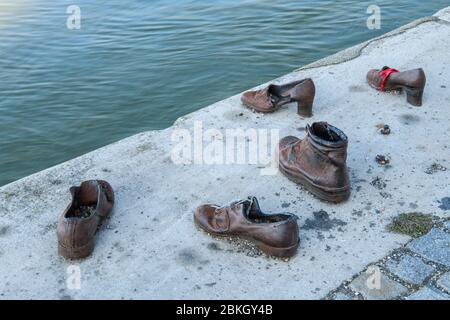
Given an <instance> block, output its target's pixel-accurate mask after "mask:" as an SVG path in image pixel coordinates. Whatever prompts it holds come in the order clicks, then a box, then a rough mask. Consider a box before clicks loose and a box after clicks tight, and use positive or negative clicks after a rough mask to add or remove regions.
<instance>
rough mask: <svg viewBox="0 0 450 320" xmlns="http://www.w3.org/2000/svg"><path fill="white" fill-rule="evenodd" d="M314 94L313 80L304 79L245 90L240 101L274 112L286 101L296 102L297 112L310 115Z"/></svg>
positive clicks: (263, 110) (262, 110)
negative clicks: (254, 89) (259, 88)
mask: <svg viewBox="0 0 450 320" xmlns="http://www.w3.org/2000/svg"><path fill="white" fill-rule="evenodd" d="M315 94H316V88H315V86H314V82H313V81H312V80H311V79H304V80H300V81H295V82H291V83H288V84H285V85H280V86H279V85H275V84H271V85H269V86H268V87H266V88H264V89H261V90H256V91H247V92H245V93H244V94H243V95H242V97H241V101H242V103H243V104H244V105H245V106H247V107H249V108H250V109H253V110H255V111H258V112H263V113H270V112H274V111H277V110H278V109H280V108H281V107H282V106H283V105H285V104H287V103H291V102H296V103H297V108H298V109H297V113H298V114H299V115H300V116H302V117H311V116H312V107H313V103H314V96H315Z"/></svg>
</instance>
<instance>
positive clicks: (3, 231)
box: [0, 226, 9, 237]
mask: <svg viewBox="0 0 450 320" xmlns="http://www.w3.org/2000/svg"><path fill="white" fill-rule="evenodd" d="M8 231H9V226H0V237H2V236H4V235H6V233H7V232H8Z"/></svg>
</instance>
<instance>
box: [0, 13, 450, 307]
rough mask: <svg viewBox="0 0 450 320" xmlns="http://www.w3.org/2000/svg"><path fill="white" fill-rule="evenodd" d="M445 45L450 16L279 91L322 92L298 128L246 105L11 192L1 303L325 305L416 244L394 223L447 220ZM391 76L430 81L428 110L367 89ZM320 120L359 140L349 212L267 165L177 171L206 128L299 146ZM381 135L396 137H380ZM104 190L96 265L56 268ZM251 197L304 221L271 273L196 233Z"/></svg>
mask: <svg viewBox="0 0 450 320" xmlns="http://www.w3.org/2000/svg"><path fill="white" fill-rule="evenodd" d="M448 39H450V8H447V9H445V10H443V11H441V12H440V13H439V14H438V15H437V16H435V17H431V18H424V19H421V20H419V21H416V22H414V23H412V24H410V25H408V26H405V27H403V28H400V29H399V30H396V31H393V32H391V33H389V34H388V35H386V36H383V37H380V38H377V39H374V40H371V41H369V42H367V43H364V44H361V45H358V46H356V47H354V48H350V49H348V50H345V51H343V52H341V53H338V54H336V55H334V56H332V57H329V58H327V59H323V60H321V61H319V62H317V63H314V64H312V65H309V66H306V67H303V68H301V69H299V70H297V71H295V72H292V73H290V74H287V75H285V76H283V77H281V78H279V79H277V80H275V81H276V82H285V81H291V80H296V79H301V78H306V77H312V78H313V79H314V81H315V83H316V86H317V96H316V101H315V106H314V117H313V118H312V119H302V118H300V117H298V116H296V114H295V108H294V107H293V106H289V107H288V108H284V109H282V110H281V111H279V112H277V113H274V114H270V115H261V114H256V113H253V112H251V111H250V110H248V109H246V108H244V107H243V106H242V105H241V104H240V101H239V95H236V96H234V97H231V98H229V99H226V100H224V101H221V102H218V103H216V104H214V105H211V106H209V107H206V108H204V109H201V110H199V111H197V112H194V113H192V114H189V115H187V116H185V117H183V118H181V119H179V120H178V121H176V123H175V124H174V125H173V126H172V127H170V128H168V129H166V130H162V131H152V132H144V133H141V134H138V135H135V136H133V137H130V138H128V139H125V140H122V141H119V142H117V143H114V144H112V145H109V146H106V147H104V148H101V149H99V150H96V151H94V152H91V153H89V154H86V155H83V156H81V157H79V158H76V159H73V160H71V161H68V162H66V163H63V164H61V165H58V166H56V167H53V168H50V169H47V170H45V171H42V172H39V173H37V174H34V175H32V176H29V177H26V178H24V179H21V180H19V181H16V182H14V183H11V184H9V185H7V186H4V187H2V188H0V298H50V299H53V298H73V299H82V298H104V299H109V298H116V299H120V298H144V299H165V298H166V299H171V298H194V299H197V298H203V299H214V298H222V299H226V298H231V299H232V298H277V299H278V298H281V299H282V298H305V299H316V298H323V297H325V296H326V295H327V293H328V292H329V291H330V290H332V289H334V288H335V287H337V286H338V285H340V284H341V283H342V282H343V281H345V280H346V279H348V278H350V277H351V276H352V275H353V274H355V273H358V272H359V271H360V270H362V269H363V268H364V267H365V266H367V265H368V264H370V263H372V262H373V261H377V260H379V259H381V258H382V257H384V256H385V255H386V254H387V253H388V252H389V251H391V250H393V249H395V248H398V247H400V246H402V245H404V244H405V243H406V242H407V241H408V240H409V239H410V238H409V237H407V236H403V235H398V234H394V233H390V232H388V231H386V228H385V227H386V225H387V224H388V223H389V222H390V221H391V219H392V218H393V217H395V216H397V215H398V214H400V213H405V212H411V211H416V212H423V213H432V214H434V215H437V216H439V217H441V218H444V217H448V216H449V210H448V208H446V207H445V206H443V205H442V199H445V198H446V197H450V186H449V183H450V142H449V137H450V65H449V63H448V62H449V61H450V42H449V41H448ZM384 65H388V66H393V67H396V68H399V69H403V70H404V69H410V68H416V67H423V68H424V69H425V71H426V73H427V78H428V82H427V86H426V90H425V96H424V105H423V107H421V108H417V107H411V106H410V105H408V104H407V103H406V98H405V96H404V95H402V96H399V95H393V94H385V93H379V92H376V91H374V90H372V89H371V88H370V87H369V86H368V85H367V84H366V82H365V75H366V72H367V70H368V69H371V68H379V67H382V66H384ZM321 120H326V121H328V122H329V123H331V124H333V125H335V126H337V127H339V128H340V129H342V130H343V131H344V132H345V133H346V134H347V135H348V137H349V150H348V152H349V156H348V166H349V169H350V173H351V182H352V196H351V198H350V200H349V201H348V202H346V203H343V204H340V205H333V204H328V203H324V202H321V201H319V200H317V199H316V198H314V197H313V196H311V195H310V194H309V193H307V192H306V191H304V190H303V189H302V188H300V187H298V186H297V185H295V184H293V183H292V182H290V181H288V180H287V179H286V178H285V177H283V176H282V175H280V174H278V175H275V176H264V175H261V174H260V170H261V168H260V166H258V165H238V164H236V165H209V166H205V165H175V164H174V163H173V162H172V160H171V151H172V148H173V146H174V145H175V143H173V142H171V136H172V133H173V132H174V130H176V129H188V130H193V128H194V123H195V122H196V121H202V122H203V126H204V129H209V128H215V129H218V130H225V129H227V128H244V129H247V128H255V129H259V128H274V129H279V130H280V133H281V135H282V136H284V135H296V136H299V137H302V136H303V135H304V131H303V130H302V129H303V128H304V127H305V126H306V124H308V123H311V122H313V121H321ZM380 124H389V125H390V126H391V128H392V133H391V134H390V135H388V136H383V135H381V134H379V133H378V128H377V125H380ZM378 154H383V155H388V156H390V158H391V163H390V165H389V166H380V165H378V164H377V163H376V162H375V157H376V156H377V155H378ZM30 161H32V159H30ZM436 164H438V165H439V166H440V167H444V168H448V170H446V171H444V170H432V168H440V167H439V166H436ZM433 165H435V166H434V167H433ZM430 168H431V169H430ZM97 178H101V179H105V180H108V181H109V182H110V183H111V185H112V186H113V187H114V189H115V191H116V199H117V204H116V207H115V210H114V212H113V215H112V217H111V219H110V220H108V221H107V223H106V224H105V225H104V226H103V227H102V229H101V231H100V233H99V234H98V237H97V245H96V248H95V251H94V253H93V254H92V256H91V257H89V258H88V259H85V260H83V261H77V262H74V263H72V262H68V261H65V260H64V259H62V258H60V257H59V256H58V255H57V243H56V234H55V233H56V230H55V226H56V221H57V218H58V216H59V215H60V214H61V212H62V211H63V210H64V209H65V207H66V205H67V203H68V202H69V200H70V194H69V192H68V188H69V187H70V186H72V185H78V184H79V183H80V182H81V181H82V180H87V179H97ZM380 181H381V183H380ZM248 195H255V196H257V197H258V198H259V199H260V203H261V205H262V207H263V209H264V210H265V211H267V212H272V213H275V212H279V211H290V212H292V213H295V214H297V215H298V216H299V217H300V220H299V225H300V234H301V245H300V248H299V252H298V255H297V256H295V257H294V258H292V259H291V260H289V261H288V262H285V261H280V260H273V259H270V258H268V257H265V256H261V255H258V254H255V253H254V252H253V251H248V250H247V249H242V248H241V247H239V246H238V245H236V244H235V243H232V242H229V241H226V240H217V239H213V238H211V237H209V236H208V235H206V234H204V233H202V232H199V231H198V230H197V229H196V228H195V227H194V224H193V220H192V214H193V211H194V210H195V208H196V207H197V206H198V205H200V204H202V203H205V202H213V203H217V204H226V203H229V202H230V201H232V200H235V199H239V198H244V197H246V196H248ZM319 211H321V213H320V214H318V212H319ZM325 212H326V214H325ZM71 264H76V265H77V266H79V267H80V270H81V288H80V289H79V290H70V289H68V288H67V286H66V279H67V276H68V274H67V267H68V266H70V265H71Z"/></svg>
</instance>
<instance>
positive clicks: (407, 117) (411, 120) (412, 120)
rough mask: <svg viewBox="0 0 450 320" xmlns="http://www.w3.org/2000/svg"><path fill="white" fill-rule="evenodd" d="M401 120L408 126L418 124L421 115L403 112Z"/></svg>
mask: <svg viewBox="0 0 450 320" xmlns="http://www.w3.org/2000/svg"><path fill="white" fill-rule="evenodd" d="M400 122H401V123H402V124H404V125H406V126H409V125H411V124H416V123H418V122H420V117H418V116H416V115H414V114H402V115H401V116H400Z"/></svg>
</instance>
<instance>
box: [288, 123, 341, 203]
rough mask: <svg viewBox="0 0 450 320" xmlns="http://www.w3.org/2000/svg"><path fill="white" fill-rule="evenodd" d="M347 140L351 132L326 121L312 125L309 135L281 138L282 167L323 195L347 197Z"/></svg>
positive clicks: (327, 198) (332, 199)
mask: <svg viewBox="0 0 450 320" xmlns="http://www.w3.org/2000/svg"><path fill="white" fill-rule="evenodd" d="M347 144H348V139H347V136H346V135H345V134H344V133H343V132H342V131H341V130H339V129H338V128H335V127H333V126H331V125H329V124H327V123H326V122H316V123H313V124H312V125H311V126H309V125H308V126H307V127H306V137H305V139H303V140H300V139H298V138H296V137H292V136H290V137H285V138H283V139H281V141H280V144H279V150H280V162H279V167H280V171H281V172H282V173H283V174H284V175H285V176H286V177H288V178H289V179H290V180H292V181H294V182H296V183H299V184H302V185H303V186H304V187H305V188H306V189H307V190H308V191H310V192H311V193H312V194H314V195H315V196H317V197H318V198H319V199H322V200H325V201H330V202H335V203H339V202H342V201H345V200H347V199H348V198H349V196H350V179H349V176H348V172H347V165H346V161H347Z"/></svg>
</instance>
